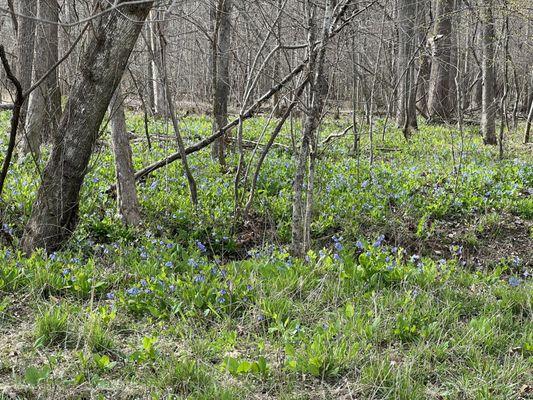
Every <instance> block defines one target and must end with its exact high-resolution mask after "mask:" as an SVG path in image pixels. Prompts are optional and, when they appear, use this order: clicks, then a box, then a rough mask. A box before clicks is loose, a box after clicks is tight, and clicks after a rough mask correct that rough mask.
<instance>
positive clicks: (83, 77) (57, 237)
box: [22, 0, 152, 253]
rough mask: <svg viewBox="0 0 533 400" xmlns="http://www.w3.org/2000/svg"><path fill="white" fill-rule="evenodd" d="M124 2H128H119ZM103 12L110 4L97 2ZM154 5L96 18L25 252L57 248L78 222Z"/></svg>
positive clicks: (29, 227)
mask: <svg viewBox="0 0 533 400" xmlns="http://www.w3.org/2000/svg"><path fill="white" fill-rule="evenodd" d="M121 2H124V0H123V1H121ZM96 3H97V4H96V5H97V6H99V7H100V9H103V10H105V9H106V8H109V7H110V5H109V4H108V3H107V1H105V0H97V1H96ZM151 7H152V3H141V4H137V5H131V4H130V5H126V6H123V7H121V8H120V10H112V11H110V12H108V13H105V14H103V15H102V16H100V17H97V18H96V19H95V20H94V21H93V26H92V29H91V30H90V31H89V32H90V34H89V38H88V40H87V45H86V48H85V51H84V54H83V57H82V60H81V63H80V64H81V68H80V72H79V74H78V76H77V79H76V83H75V84H74V86H73V88H72V91H71V94H70V97H69V100H68V102H67V105H66V108H65V112H64V113H63V116H62V118H61V122H60V125H59V130H58V134H57V135H54V138H53V148H52V154H51V156H50V159H49V161H48V163H47V165H46V168H45V169H44V171H43V176H42V183H41V186H40V188H39V191H38V194H37V199H36V201H35V203H34V205H33V210H32V214H31V217H30V220H29V222H28V224H27V226H26V229H25V232H24V236H23V239H22V247H23V249H24V251H25V252H27V253H31V252H33V251H34V250H36V249H38V248H44V249H45V250H46V251H55V250H57V249H58V248H60V247H61V245H62V244H63V243H64V242H65V241H66V240H67V239H68V238H69V237H70V235H71V234H72V232H73V230H74V229H75V227H76V225H77V222H78V207H79V196H80V189H81V186H82V184H83V180H84V178H85V175H86V173H87V166H88V164H89V159H90V156H91V153H92V149H93V146H94V143H95V142H96V139H97V138H98V134H99V127H100V124H101V123H102V120H103V118H104V115H105V112H106V109H107V107H108V105H109V102H110V100H111V97H112V96H113V93H114V92H115V90H116V88H117V86H118V84H119V83H120V80H121V78H122V75H123V73H124V69H125V68H126V64H127V62H128V58H129V56H130V54H131V51H132V49H133V46H134V45H135V42H136V41H137V37H138V36H139V32H140V30H141V28H142V24H143V22H144V20H145V19H146V16H147V15H148V12H149V11H150V8H151Z"/></svg>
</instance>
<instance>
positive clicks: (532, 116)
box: [524, 99, 533, 144]
mask: <svg viewBox="0 0 533 400" xmlns="http://www.w3.org/2000/svg"><path fill="white" fill-rule="evenodd" d="M532 123H533V99H532V100H531V105H530V106H529V113H528V114H527V121H526V133H525V134H524V143H526V144H527V143H529V141H530V132H531V124H532Z"/></svg>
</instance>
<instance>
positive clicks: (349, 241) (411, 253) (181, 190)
mask: <svg viewBox="0 0 533 400" xmlns="http://www.w3.org/2000/svg"><path fill="white" fill-rule="evenodd" d="M7 118H8V114H7V113H2V114H0V129H1V130H5V129H6V127H7V124H8V120H7ZM266 121H267V120H266V119H265V118H256V119H253V120H250V121H248V122H246V124H245V130H244V134H245V136H246V138H247V139H249V140H258V138H260V137H261V132H262V130H263V125H264V124H265V123H266ZM128 124H129V129H130V130H131V131H132V132H134V133H135V138H134V139H133V142H132V143H133V146H134V158H135V160H134V161H135V166H136V168H137V169H139V168H141V167H142V166H146V165H148V164H149V163H150V162H153V161H156V160H158V159H160V158H161V157H162V156H164V155H166V154H169V153H170V152H173V151H175V147H176V145H175V142H174V141H173V139H172V138H173V134H172V133H171V131H170V128H171V127H170V126H169V125H167V124H165V123H163V122H161V121H151V122H150V131H151V133H152V135H153V138H152V139H153V148H152V149H148V148H147V145H146V141H145V140H144V133H143V121H142V118H141V117H139V116H137V115H130V116H129V118H128ZM272 124H273V122H271V124H270V127H272ZM347 124H349V122H348V121H344V120H327V122H325V123H324V124H323V126H322V137H323V138H324V137H326V136H327V135H329V134H330V133H332V132H342V130H343V128H344V126H346V125H347ZM294 126H295V135H297V132H298V131H297V128H298V123H297V122H295V125H294ZM382 130H383V122H381V121H380V122H378V124H377V126H376V127H375V129H374V132H375V138H374V139H375V142H374V143H373V148H374V162H373V164H372V165H370V164H369V161H368V160H369V153H370V145H369V139H368V137H367V135H363V137H362V142H361V143H362V148H361V153H360V156H359V157H355V156H353V155H352V154H351V151H350V150H351V149H350V147H351V144H352V143H353V137H351V136H350V134H348V135H347V136H345V137H342V138H337V139H334V140H333V141H332V142H331V143H330V144H328V146H327V147H326V148H324V150H323V151H321V152H320V154H319V159H318V165H317V173H316V176H317V182H316V187H315V188H316V196H315V199H316V204H315V215H314V222H313V225H312V237H313V243H314V250H313V251H311V252H310V253H309V254H308V257H307V258H306V259H305V260H297V259H294V258H292V257H291V256H290V255H289V254H288V247H287V244H288V242H289V239H290V217H291V182H292V176H293V174H294V168H295V165H294V160H293V157H292V154H291V151H290V149H291V148H292V140H291V132H290V127H289V124H287V127H286V128H284V130H283V132H282V134H281V135H280V137H279V142H280V143H281V144H283V145H284V146H280V147H277V148H274V149H273V150H272V152H271V153H270V154H269V156H268V158H267V159H266V161H265V164H264V166H263V169H262V172H261V174H260V177H259V181H258V190H257V196H256V198H255V202H254V205H253V210H254V212H253V214H252V216H253V217H252V221H253V222H251V223H248V224H246V225H243V226H237V227H235V226H234V225H235V224H234V221H233V219H232V213H233V207H234V204H233V198H234V197H233V178H234V169H233V168H232V166H234V165H235V164H236V156H235V155H234V154H232V155H230V156H229V157H228V165H229V168H228V171H221V170H220V168H219V167H218V166H217V165H216V164H215V163H214V162H212V161H211V159H210V155H209V151H208V150H207V149H206V150H203V151H201V152H199V153H195V154H194V155H192V156H190V159H189V161H190V163H191V165H192V171H193V174H194V176H195V178H196V179H197V182H198V187H199V193H200V207H199V209H198V210H197V211H195V210H194V208H193V207H192V206H191V204H190V202H189V196H188V191H187V186H186V180H185V179H184V177H183V175H182V170H181V165H180V163H179V162H177V163H174V164H172V165H170V166H168V167H166V168H165V169H161V170H159V171H158V172H156V173H154V174H153V175H151V176H149V177H148V178H147V179H146V180H145V181H144V182H142V183H141V184H139V196H140V201H141V204H142V209H143V221H144V222H143V225H142V227H140V228H138V229H136V230H132V229H127V228H124V227H123V226H122V225H121V224H120V223H119V220H118V218H117V216H116V215H115V211H114V210H115V204H114V200H113V199H112V198H110V197H109V196H108V195H106V190H107V188H108V187H109V185H111V184H112V183H113V180H114V166H113V157H112V155H111V152H110V147H109V145H108V144H107V143H108V141H107V138H106V137H104V138H102V140H101V142H100V146H99V148H98V150H97V153H96V154H95V155H94V157H93V159H92V162H91V168H90V171H89V174H88V176H87V179H86V182H85V184H84V187H83V192H82V203H81V211H80V217H81V222H80V225H79V228H78V229H77V231H76V232H75V235H74V237H73V239H72V240H71V241H70V242H69V244H68V245H67V246H66V247H65V249H64V250H62V251H61V252H58V253H54V254H51V255H44V254H42V253H38V254H34V255H33V256H32V257H31V258H25V257H24V256H23V255H22V254H20V252H19V251H18V250H17V248H18V240H19V239H18V238H20V237H21V235H22V230H23V227H24V223H25V221H26V220H27V218H28V216H29V213H30V210H31V201H32V199H33V198H34V195H35V191H36V187H37V184H38V182H37V179H36V178H35V177H36V176H38V173H37V170H36V165H35V163H34V162H33V160H31V159H30V158H19V159H17V160H15V161H14V164H13V167H12V170H11V171H10V174H9V176H8V181H7V186H6V191H5V196H4V199H3V200H2V201H3V203H4V204H3V210H4V211H3V215H2V217H3V226H2V235H1V239H0V240H1V246H2V247H0V399H15V398H20V399H27V398H41V399H71V398H76V399H170V398H190V399H286V400H288V399H528V398H529V399H531V398H533V374H532V370H533V322H532V321H533V319H532V316H533V314H532V301H531V300H532V294H533V290H532V289H533V284H532V280H531V275H530V274H531V267H532V265H533V147H532V146H531V145H529V146H526V145H524V144H521V141H520V137H519V135H518V134H515V133H512V134H510V135H508V136H509V137H508V138H507V142H506V148H505V151H506V152H505V154H506V157H505V158H504V160H502V161H499V160H498V156H497V149H496V148H491V147H486V146H483V144H482V140H481V138H480V137H479V134H478V132H476V130H475V128H468V129H467V130H466V131H464V132H463V133H461V132H459V131H458V130H457V129H455V128H454V127H443V126H426V125H422V127H421V130H420V132H418V133H417V134H416V135H415V136H414V137H413V138H412V140H411V141H410V142H408V143H407V142H405V141H404V140H403V138H402V135H401V133H400V132H399V131H397V130H396V129H395V128H394V127H392V126H389V127H388V128H387V130H386V135H385V139H384V140H383V138H382V136H381V132H382ZM270 131H271V129H267V131H266V132H267V136H268V133H269V132H270ZM210 132H211V126H210V123H209V121H208V119H207V118H205V117H197V116H188V117H186V118H184V119H183V120H182V134H184V135H185V136H186V139H187V141H188V142H189V143H193V142H196V141H197V140H198V139H199V138H203V137H205V136H207V135H208V134H209V133H210ZM0 140H4V141H5V140H6V139H5V136H3V137H2V139H0ZM260 140H261V141H262V142H265V141H266V140H267V139H266V138H261V139H260ZM5 145H6V143H3V144H2V146H3V147H5ZM45 153H46V152H45ZM248 154H249V153H248ZM39 167H41V168H42V163H41V164H40V165H39Z"/></svg>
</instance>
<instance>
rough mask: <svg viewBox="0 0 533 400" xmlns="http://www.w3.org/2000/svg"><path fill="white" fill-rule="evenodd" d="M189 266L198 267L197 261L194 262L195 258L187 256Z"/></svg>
mask: <svg viewBox="0 0 533 400" xmlns="http://www.w3.org/2000/svg"><path fill="white" fill-rule="evenodd" d="M188 263H189V266H191V267H193V268H198V263H197V262H196V260H194V259H192V258H189V261H188Z"/></svg>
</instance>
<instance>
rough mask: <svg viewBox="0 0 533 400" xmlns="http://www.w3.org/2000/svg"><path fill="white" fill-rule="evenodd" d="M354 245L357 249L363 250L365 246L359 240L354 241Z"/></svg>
mask: <svg viewBox="0 0 533 400" xmlns="http://www.w3.org/2000/svg"><path fill="white" fill-rule="evenodd" d="M355 246H356V247H357V248H358V249H359V250H363V249H364V248H365V245H364V244H363V242H361V241H360V240H358V241H357V242H356V243H355Z"/></svg>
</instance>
